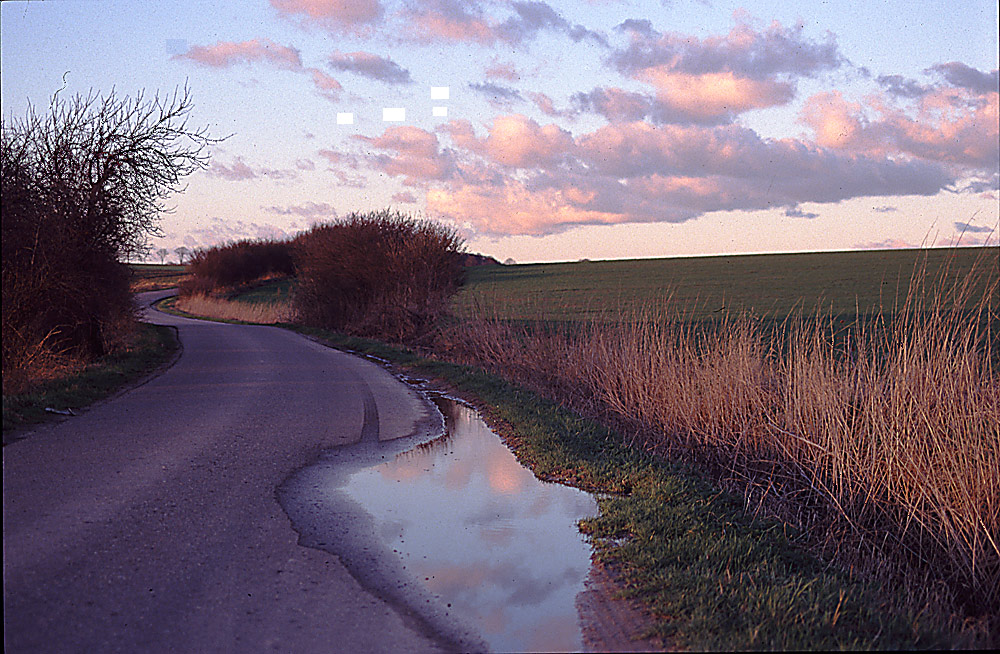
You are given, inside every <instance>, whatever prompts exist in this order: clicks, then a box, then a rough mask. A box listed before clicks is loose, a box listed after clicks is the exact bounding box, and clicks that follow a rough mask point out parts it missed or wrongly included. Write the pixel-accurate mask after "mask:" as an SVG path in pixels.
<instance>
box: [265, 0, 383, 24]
mask: <svg viewBox="0 0 1000 654" xmlns="http://www.w3.org/2000/svg"><path fill="white" fill-rule="evenodd" d="M271 6H273V7H274V8H275V9H277V10H278V11H279V12H280V13H282V14H285V15H287V16H297V17H298V16H301V17H302V19H303V20H304V21H305V22H306V23H313V24H316V25H319V26H321V27H324V28H326V29H329V30H333V31H352V30H357V29H358V28H359V27H362V26H367V25H370V24H372V23H374V22H376V21H378V20H379V19H380V18H382V15H383V13H384V11H383V9H382V5H381V4H380V3H379V2H378V0H271Z"/></svg>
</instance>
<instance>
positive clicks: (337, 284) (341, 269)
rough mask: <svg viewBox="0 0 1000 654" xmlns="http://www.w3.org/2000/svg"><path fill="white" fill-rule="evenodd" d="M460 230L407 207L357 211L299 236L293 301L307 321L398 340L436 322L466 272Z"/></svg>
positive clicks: (420, 332) (417, 334)
mask: <svg viewBox="0 0 1000 654" xmlns="http://www.w3.org/2000/svg"><path fill="white" fill-rule="evenodd" d="M461 252H462V241H461V239H460V238H459V237H458V235H457V234H456V233H455V232H454V230H452V229H450V228H448V227H445V226H443V225H440V224H438V223H434V222H430V221H423V220H417V219H415V218H412V217H410V216H407V215H405V214H401V213H399V212H392V211H388V210H385V211H380V212H374V213H368V214H351V215H350V216H348V217H347V218H345V219H343V220H340V221H337V222H334V223H329V224H325V225H319V226H317V227H314V228H313V229H312V230H311V231H309V232H307V233H305V234H303V235H301V236H299V237H298V238H297V239H296V241H295V256H296V267H297V270H298V286H297V287H296V290H295V294H294V298H293V301H294V304H295V308H296V312H297V314H298V316H299V319H300V320H302V321H303V322H305V323H306V324H310V325H314V326H319V327H326V328H330V329H337V330H340V331H344V332H348V333H353V334H366V335H377V336H381V337H384V338H390V339H395V340H406V339H411V340H412V339H419V338H422V337H424V336H426V335H427V334H429V333H430V332H431V331H433V329H434V327H435V323H436V321H437V320H438V318H439V317H440V316H441V315H442V314H443V313H444V312H445V311H446V310H447V308H448V302H449V299H450V298H451V296H452V295H453V294H454V293H455V291H456V290H458V288H459V286H460V284H461V281H462V275H463V269H462V264H461Z"/></svg>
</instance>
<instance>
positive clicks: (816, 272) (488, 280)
mask: <svg viewBox="0 0 1000 654" xmlns="http://www.w3.org/2000/svg"><path fill="white" fill-rule="evenodd" d="M998 256H1000V249H998V248H948V249H944V248H942V249H930V250H892V251H864V252H825V253H807V254H770V255H740V256H722V257H692V258H677V259H636V260H627V261H594V262H576V263H553V264H527V265H517V266H484V267H480V268H472V269H470V270H469V273H468V277H467V281H466V285H465V287H464V288H463V289H462V291H461V293H460V295H459V296H458V298H457V300H456V307H457V309H458V310H459V312H460V313H466V314H467V313H468V312H469V311H470V309H471V308H472V307H473V306H475V305H477V304H478V305H480V306H482V307H485V308H487V309H488V310H489V311H494V310H495V311H496V312H497V314H498V317H501V318H506V319H514V320H556V321H564V320H565V321H577V320H586V319H615V318H617V317H619V316H622V315H628V314H629V313H631V312H634V311H637V310H642V309H649V308H656V307H660V306H662V305H663V304H664V303H666V302H667V301H668V300H669V301H670V304H671V307H672V308H674V309H677V310H680V311H681V312H682V313H683V314H684V315H686V316H688V317H689V318H690V319H692V320H701V319H704V318H712V317H717V316H718V315H719V314H721V313H724V312H725V313H729V314H734V313H736V314H738V313H740V312H741V311H744V310H746V311H751V312H753V313H754V314H757V315H760V316H764V317H772V318H778V319H781V318H784V317H786V316H787V315H788V314H789V312H791V311H793V310H795V309H799V308H801V309H803V310H804V311H805V312H806V313H812V312H814V311H815V310H816V309H817V308H820V309H822V312H823V313H824V314H830V313H832V314H834V315H839V316H850V315H856V314H857V313H860V314H866V313H871V312H873V311H875V310H877V309H878V308H879V307H882V308H884V309H885V310H886V311H887V312H890V313H891V312H892V308H893V306H894V303H896V302H899V303H901V302H902V301H903V299H905V298H906V295H907V291H908V289H909V283H910V278H911V276H912V275H913V273H914V271H915V269H916V267H917V266H919V265H921V264H922V263H924V262H925V261H926V266H927V271H928V276H927V279H929V280H933V279H935V277H936V275H937V274H938V273H939V272H941V271H943V270H946V269H947V270H949V271H950V273H951V275H953V276H959V277H964V276H966V275H968V274H969V272H970V271H971V270H972V269H973V267H974V266H978V267H980V268H984V269H986V270H987V273H986V274H985V275H982V276H980V279H979V287H980V296H981V293H982V290H981V289H983V288H985V287H986V284H987V283H989V281H990V280H991V279H992V280H994V281H995V280H996V279H997V276H998V269H997V265H998ZM977 262H978V263H977Z"/></svg>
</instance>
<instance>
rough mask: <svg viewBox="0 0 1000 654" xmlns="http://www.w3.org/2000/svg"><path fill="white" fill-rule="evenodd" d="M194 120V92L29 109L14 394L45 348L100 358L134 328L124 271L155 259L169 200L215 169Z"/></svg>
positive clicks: (6, 330)
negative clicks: (202, 171)
mask: <svg viewBox="0 0 1000 654" xmlns="http://www.w3.org/2000/svg"><path fill="white" fill-rule="evenodd" d="M190 111H191V100H190V95H189V93H188V91H187V89H184V90H182V91H176V92H174V94H173V95H170V96H167V97H163V98H161V97H159V96H156V97H154V98H152V99H146V98H145V97H144V96H143V94H141V93H140V94H139V95H137V96H136V97H135V98H125V99H120V98H118V97H116V96H115V94H114V92H112V93H111V94H109V95H108V96H106V97H104V98H101V97H98V96H97V95H95V94H90V95H88V96H76V97H74V98H73V99H71V100H68V101H64V100H62V99H60V98H59V97H58V94H57V95H56V96H55V97H53V99H52V103H51V105H50V107H49V111H48V113H47V114H45V115H39V114H37V113H36V112H35V110H34V108H32V107H30V106H29V108H28V111H27V113H26V115H25V117H24V118H23V119H20V120H14V121H11V122H9V123H8V122H4V123H3V124H2V140H0V179H2V185H3V192H2V198H3V199H2V210H3V374H4V384H5V388H6V386H7V384H8V382H9V381H13V379H14V378H15V377H19V376H20V377H24V376H25V375H28V374H29V373H28V371H27V369H26V367H25V366H28V365H29V364H30V363H31V361H38V360H40V359H41V358H44V357H40V356H39V352H40V350H39V348H41V349H43V350H45V351H47V352H50V353H52V354H55V355H59V354H66V355H70V356H75V357H82V358H87V357H92V356H95V355H100V354H102V353H104V352H105V351H107V350H108V349H109V347H110V346H112V345H113V343H114V341H115V340H116V339H117V338H118V337H119V336H120V335H121V333H122V331H123V330H124V329H126V328H127V326H128V325H129V324H131V313H132V303H131V296H130V294H129V288H128V281H129V275H128V271H127V269H126V268H125V267H124V266H123V265H122V264H121V263H119V262H120V261H121V260H122V259H123V258H125V257H128V256H130V255H136V254H141V253H142V252H143V251H144V248H145V243H146V240H147V237H148V236H149V235H151V234H155V233H157V219H158V217H159V215H160V213H161V212H162V211H163V210H164V209H165V207H164V205H163V201H164V200H165V198H166V197H167V195H169V194H170V193H171V192H174V191H177V190H179V189H180V182H181V180H182V178H183V177H184V176H186V175H187V174H189V173H191V172H193V171H194V170H197V169H198V168H201V167H203V166H204V165H205V164H206V162H207V157H206V155H205V154H204V148H205V147H206V146H207V144H208V143H209V142H210V139H209V138H208V137H207V136H206V135H205V134H204V132H203V131H200V130H192V129H189V128H188V125H187V121H188V116H189V113H190ZM33 353H34V354H33ZM29 367H30V366H29Z"/></svg>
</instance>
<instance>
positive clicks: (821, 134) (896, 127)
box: [799, 87, 1000, 174]
mask: <svg viewBox="0 0 1000 654" xmlns="http://www.w3.org/2000/svg"><path fill="white" fill-rule="evenodd" d="M895 97H898V96H889V95H878V96H870V97H868V98H866V100H865V101H864V103H862V102H848V101H847V100H845V99H844V98H843V96H842V95H841V93H840V92H839V91H833V92H827V93H819V94H816V95H814V96H812V97H810V98H809V99H808V100H806V103H805V105H804V107H803V110H802V112H801V113H800V116H799V120H800V121H801V122H802V123H803V124H805V125H808V126H809V127H810V128H812V130H813V132H814V133H815V135H816V142H817V143H818V144H820V145H822V146H824V147H829V148H836V149H842V150H848V151H853V152H864V153H868V154H872V155H879V156H886V155H888V154H902V155H906V156H909V157H917V158H920V159H925V160H929V161H936V162H945V163H950V164H955V165H959V166H963V167H969V168H973V169H977V170H979V171H981V172H982V173H983V174H989V173H995V172H996V170H997V167H998V161H1000V110H998V108H1000V94H998V93H997V92H996V91H994V92H989V93H975V92H972V91H970V90H968V89H965V88H957V87H939V88H934V89H928V90H927V91H926V92H924V93H923V94H922V95H920V96H919V97H918V98H917V99H915V100H913V101H912V103H911V106H912V109H911V108H909V107H907V106H901V105H900V104H898V101H897V100H895V99H894V98H895Z"/></svg>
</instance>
